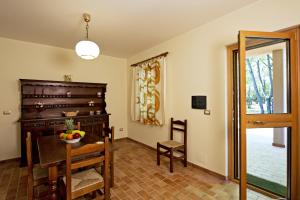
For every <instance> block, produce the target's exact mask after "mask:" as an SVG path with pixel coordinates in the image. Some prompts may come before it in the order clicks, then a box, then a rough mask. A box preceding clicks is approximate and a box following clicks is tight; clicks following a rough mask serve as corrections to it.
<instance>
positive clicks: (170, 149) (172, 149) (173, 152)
mask: <svg viewBox="0 0 300 200" xmlns="http://www.w3.org/2000/svg"><path fill="white" fill-rule="evenodd" d="M174 131H178V132H181V133H183V142H178V141H176V140H174ZM170 132H171V133H170V140H168V141H164V142H157V165H160V155H163V156H166V157H168V158H170V172H171V173H172V172H173V159H174V158H175V159H180V160H182V161H183V164H184V167H187V120H184V121H180V120H175V121H174V119H173V118H171V127H170ZM160 149H162V151H161V150H160Z"/></svg>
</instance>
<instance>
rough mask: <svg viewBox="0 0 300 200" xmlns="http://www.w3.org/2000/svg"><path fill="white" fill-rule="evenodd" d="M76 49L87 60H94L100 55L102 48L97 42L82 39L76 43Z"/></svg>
mask: <svg viewBox="0 0 300 200" xmlns="http://www.w3.org/2000/svg"><path fill="white" fill-rule="evenodd" d="M75 51H76V53H77V55H78V56H79V57H81V58H82V59H85V60H93V59H95V58H97V57H98V56H99V53H100V49H99V47H98V45H97V44H96V43H95V42H92V41H89V40H82V41H79V42H78V43H77V44H76V47H75Z"/></svg>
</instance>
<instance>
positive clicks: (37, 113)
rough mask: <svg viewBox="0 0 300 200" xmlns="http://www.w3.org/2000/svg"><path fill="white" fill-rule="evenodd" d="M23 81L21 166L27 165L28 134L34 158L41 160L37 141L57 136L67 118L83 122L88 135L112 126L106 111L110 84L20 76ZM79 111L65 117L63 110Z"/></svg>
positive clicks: (82, 125)
mask: <svg viewBox="0 0 300 200" xmlns="http://www.w3.org/2000/svg"><path fill="white" fill-rule="evenodd" d="M20 84H21V119H20V123H21V166H25V165H26V133H27V132H28V131H30V132H31V134H32V145H33V148H32V149H33V161H34V162H35V163H37V162H39V161H38V151H37V145H36V140H37V138H38V137H40V136H45V135H53V134H54V127H55V126H59V125H62V124H64V122H65V120H66V119H70V118H72V119H74V122H75V123H77V122H80V129H81V130H83V131H86V134H99V135H101V134H102V128H103V127H109V114H108V113H107V112H106V109H105V108H106V102H105V93H106V84H102V83H82V82H64V81H45V80H29V79H20ZM75 111H78V114H77V116H73V117H65V116H64V113H63V112H75Z"/></svg>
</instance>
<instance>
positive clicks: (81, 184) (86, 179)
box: [63, 168, 103, 192]
mask: <svg viewBox="0 0 300 200" xmlns="http://www.w3.org/2000/svg"><path fill="white" fill-rule="evenodd" d="M71 177H72V180H71V187H72V192H74V191H76V190H80V189H83V188H85V187H88V186H90V185H93V184H96V183H101V182H103V177H102V176H101V175H100V174H99V173H98V172H97V171H96V170H95V169H94V168H92V169H88V170H85V171H81V172H77V173H74V174H72V176H71ZM63 181H64V183H65V185H66V177H65V176H64V178H63Z"/></svg>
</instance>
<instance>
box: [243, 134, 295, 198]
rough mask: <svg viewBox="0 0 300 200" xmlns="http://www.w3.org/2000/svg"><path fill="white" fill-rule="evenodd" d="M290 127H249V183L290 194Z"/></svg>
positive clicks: (283, 194)
mask: <svg viewBox="0 0 300 200" xmlns="http://www.w3.org/2000/svg"><path fill="white" fill-rule="evenodd" d="M289 132H290V129H289V128H248V129H247V130H246V134H247V182H248V184H251V185H254V186H257V187H258V188H261V189H264V190H266V191H268V192H271V193H274V194H276V195H278V196H282V197H285V198H286V197H287V195H288V183H289V163H288V158H289V154H290V148H289V147H290V143H289V142H288V141H289V138H290V137H289V135H290V134H289Z"/></svg>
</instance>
